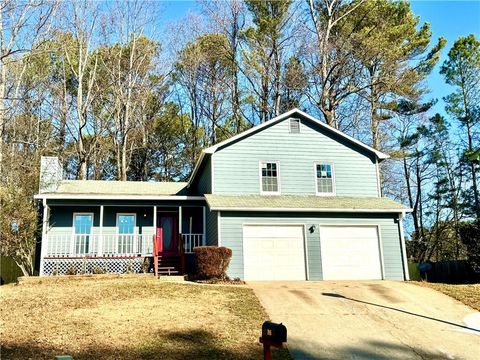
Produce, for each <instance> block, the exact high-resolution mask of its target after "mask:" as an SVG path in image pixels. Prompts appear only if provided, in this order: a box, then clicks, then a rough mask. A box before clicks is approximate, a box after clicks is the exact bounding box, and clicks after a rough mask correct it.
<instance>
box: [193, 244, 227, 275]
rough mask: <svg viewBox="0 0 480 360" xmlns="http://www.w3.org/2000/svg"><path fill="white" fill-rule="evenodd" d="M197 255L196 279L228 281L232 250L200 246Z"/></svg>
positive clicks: (196, 251)
mask: <svg viewBox="0 0 480 360" xmlns="http://www.w3.org/2000/svg"><path fill="white" fill-rule="evenodd" d="M193 252H194V253H195V265H196V274H195V275H196V277H197V278H198V279H222V280H223V279H226V278H227V268H228V265H230V259H231V258H232V250H231V249H229V248H226V247H223V246H220V247H218V246H199V247H196V248H194V249H193Z"/></svg>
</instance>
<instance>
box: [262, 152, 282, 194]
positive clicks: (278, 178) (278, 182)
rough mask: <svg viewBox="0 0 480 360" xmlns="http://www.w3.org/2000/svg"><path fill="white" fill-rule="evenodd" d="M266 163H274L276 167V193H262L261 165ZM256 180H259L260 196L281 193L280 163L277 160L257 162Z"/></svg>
mask: <svg viewBox="0 0 480 360" xmlns="http://www.w3.org/2000/svg"><path fill="white" fill-rule="evenodd" d="M266 163H274V164H276V165H277V186H278V190H277V191H263V186H262V164H266ZM258 179H259V185H260V195H280V193H281V187H280V161H278V160H260V161H259V162H258Z"/></svg>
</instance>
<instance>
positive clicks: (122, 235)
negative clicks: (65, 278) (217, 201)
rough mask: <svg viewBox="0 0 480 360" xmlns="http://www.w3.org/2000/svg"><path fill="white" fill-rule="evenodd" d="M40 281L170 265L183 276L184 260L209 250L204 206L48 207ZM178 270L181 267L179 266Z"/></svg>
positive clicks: (138, 270) (46, 207) (111, 205)
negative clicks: (200, 248) (197, 250)
mask: <svg viewBox="0 0 480 360" xmlns="http://www.w3.org/2000/svg"><path fill="white" fill-rule="evenodd" d="M45 212H46V213H47V216H46V217H45V218H46V219H48V222H46V224H44V228H43V234H42V245H41V259H40V275H56V274H67V273H70V272H71V271H72V267H73V268H74V269H75V270H76V271H77V272H78V273H99V272H101V273H132V272H134V273H137V272H148V271H152V266H153V271H154V272H155V273H157V271H158V270H159V266H160V265H161V263H162V261H163V263H167V265H169V266H168V268H167V269H166V270H165V271H166V272H164V273H168V274H170V273H171V274H178V273H183V270H184V266H183V265H184V263H185V257H186V256H188V254H191V253H192V252H193V248H194V247H196V246H203V245H205V244H206V239H205V206H203V204H201V205H200V204H199V205H188V206H180V205H179V206H168V205H153V206H145V205H143V206H142V205H140V206H135V207H133V206H119V205H114V204H107V205H103V204H102V205H99V206H96V207H95V206H91V205H85V206H75V207H73V206H71V205H68V206H59V205H57V204H55V205H50V206H48V205H47V206H45V207H44V213H45ZM175 264H177V265H175Z"/></svg>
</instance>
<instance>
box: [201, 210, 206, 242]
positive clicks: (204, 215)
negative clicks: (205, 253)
mask: <svg viewBox="0 0 480 360" xmlns="http://www.w3.org/2000/svg"><path fill="white" fill-rule="evenodd" d="M206 227H207V218H206V210H205V206H204V207H203V228H202V229H203V235H202V246H205V244H206V242H207V239H206V235H207V231H206Z"/></svg>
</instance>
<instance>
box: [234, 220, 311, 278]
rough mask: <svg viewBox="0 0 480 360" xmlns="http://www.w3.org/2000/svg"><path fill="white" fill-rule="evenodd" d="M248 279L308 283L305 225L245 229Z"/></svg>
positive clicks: (244, 243) (245, 271)
mask: <svg viewBox="0 0 480 360" xmlns="http://www.w3.org/2000/svg"><path fill="white" fill-rule="evenodd" d="M243 262H244V278H245V280H305V278H306V277H305V250H304V241H303V226H265V225H262V226H258V225H244V226H243Z"/></svg>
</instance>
